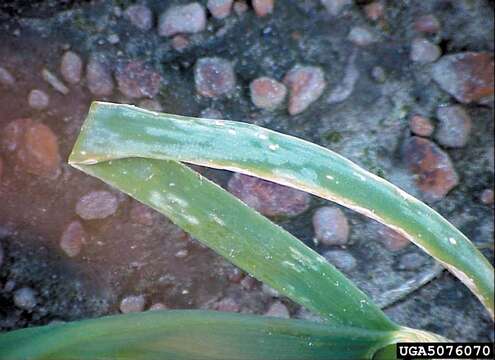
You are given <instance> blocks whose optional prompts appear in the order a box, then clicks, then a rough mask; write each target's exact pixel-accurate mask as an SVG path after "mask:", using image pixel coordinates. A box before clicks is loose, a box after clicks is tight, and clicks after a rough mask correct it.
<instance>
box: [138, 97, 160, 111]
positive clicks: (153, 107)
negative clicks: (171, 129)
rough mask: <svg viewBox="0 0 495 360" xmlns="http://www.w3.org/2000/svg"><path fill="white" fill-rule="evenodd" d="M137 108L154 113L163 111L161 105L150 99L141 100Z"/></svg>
mask: <svg viewBox="0 0 495 360" xmlns="http://www.w3.org/2000/svg"><path fill="white" fill-rule="evenodd" d="M139 107H140V108H143V109H146V110H150V111H156V112H162V111H163V108H162V105H161V104H160V103H159V102H158V101H157V100H152V99H144V100H141V101H140V102H139Z"/></svg>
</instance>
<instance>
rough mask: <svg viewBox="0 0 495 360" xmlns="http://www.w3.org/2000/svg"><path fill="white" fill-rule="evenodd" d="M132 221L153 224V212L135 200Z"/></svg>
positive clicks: (146, 224)
mask: <svg viewBox="0 0 495 360" xmlns="http://www.w3.org/2000/svg"><path fill="white" fill-rule="evenodd" d="M130 215H131V221H133V222H135V223H137V224H141V225H145V226H151V225H153V212H152V210H151V209H150V208H149V207H147V206H146V205H143V204H141V203H138V202H135V203H134V204H133V205H132V208H131V213H130Z"/></svg>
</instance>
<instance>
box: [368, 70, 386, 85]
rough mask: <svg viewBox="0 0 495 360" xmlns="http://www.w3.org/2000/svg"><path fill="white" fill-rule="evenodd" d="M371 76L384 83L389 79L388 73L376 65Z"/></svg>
mask: <svg viewBox="0 0 495 360" xmlns="http://www.w3.org/2000/svg"><path fill="white" fill-rule="evenodd" d="M371 77H372V78H373V79H374V80H375V81H376V82H378V83H384V82H385V80H387V74H386V73H385V70H384V69H383V68H382V67H381V66H374V67H373V69H371Z"/></svg>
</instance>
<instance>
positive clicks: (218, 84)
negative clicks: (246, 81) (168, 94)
mask: <svg viewBox="0 0 495 360" xmlns="http://www.w3.org/2000/svg"><path fill="white" fill-rule="evenodd" d="M194 82H195V84H196V91H197V92H198V93H199V94H201V95H203V96H206V97H212V98H214V97H220V96H223V95H227V94H228V93H230V92H232V91H233V90H234V87H235V84H236V79H235V73H234V68H233V67H232V63H231V62H230V61H228V60H225V59H221V58H217V57H212V58H202V59H199V60H198V61H197V62H196V65H195V68H194Z"/></svg>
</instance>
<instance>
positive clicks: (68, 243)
mask: <svg viewBox="0 0 495 360" xmlns="http://www.w3.org/2000/svg"><path fill="white" fill-rule="evenodd" d="M87 237H88V236H87V234H86V231H84V228H83V226H82V224H81V222H80V221H77V220H76V221H73V222H71V223H70V224H69V225H67V227H66V228H65V230H64V232H63V233H62V236H61V238H60V247H61V248H62V250H63V251H64V252H65V254H66V255H67V256H68V257H75V256H77V255H79V253H80V252H81V249H82V246H83V244H85V243H86V240H87Z"/></svg>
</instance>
